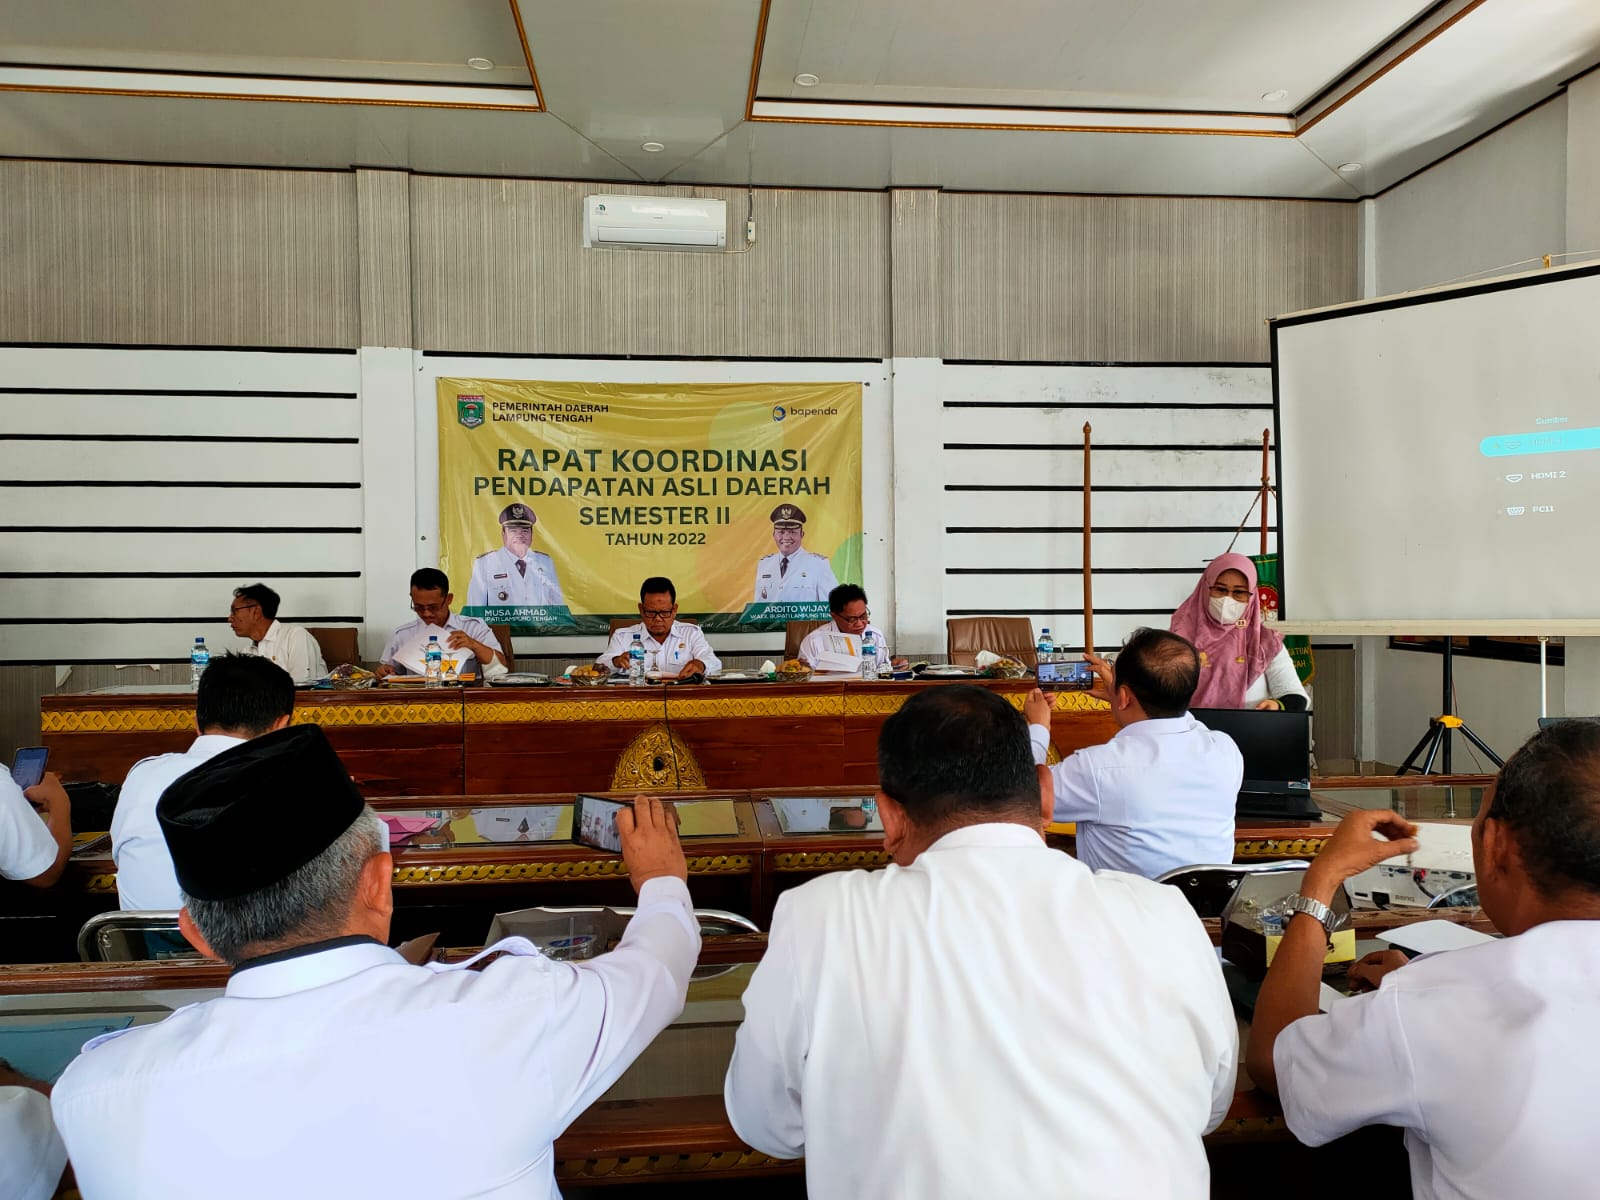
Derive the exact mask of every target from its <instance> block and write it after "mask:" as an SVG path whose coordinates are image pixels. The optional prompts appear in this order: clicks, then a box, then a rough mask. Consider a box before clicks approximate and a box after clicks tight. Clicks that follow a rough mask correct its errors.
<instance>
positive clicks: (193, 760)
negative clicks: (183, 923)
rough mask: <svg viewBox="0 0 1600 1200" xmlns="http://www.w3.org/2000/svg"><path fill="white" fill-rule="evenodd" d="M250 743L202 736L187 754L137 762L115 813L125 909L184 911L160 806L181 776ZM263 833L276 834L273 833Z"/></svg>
mask: <svg viewBox="0 0 1600 1200" xmlns="http://www.w3.org/2000/svg"><path fill="white" fill-rule="evenodd" d="M244 740H245V739H244V738H238V737H231V736H229V735H228V734H224V733H206V734H201V735H200V736H199V737H197V738H195V740H194V741H193V742H192V743H190V746H189V748H188V749H187V750H185V751H184V752H183V753H182V754H160V755H157V756H156V757H155V758H146V759H143V760H141V761H139V762H136V763H134V764H133V769H132V770H130V771H129V772H128V777H127V779H125V780H123V782H122V791H121V792H119V793H118V794H117V807H116V810H115V811H114V812H113V813H112V814H111V857H112V858H114V859H115V860H116V863H117V904H118V906H119V907H121V908H123V909H130V910H135V911H145V910H152V909H175V908H182V907H183V892H182V890H181V889H180V888H179V887H178V877H177V875H175V874H174V873H173V869H172V855H171V853H170V852H169V851H168V850H167V839H166V838H164V837H162V836H161V825H160V824H159V823H158V822H157V821H156V802H157V801H158V800H160V799H161V793H162V792H164V791H166V790H167V788H169V787H170V786H171V785H172V784H173V783H174V782H176V781H177V780H178V779H179V778H180V777H182V776H184V775H187V774H188V773H189V772H190V771H192V770H194V769H195V768H196V767H198V766H199V765H200V764H201V763H203V762H205V761H207V760H208V759H212V758H215V757H216V756H217V755H219V754H221V753H222V752H223V751H224V750H228V749H231V748H232V747H234V746H237V745H239V744H240V743H241V742H243V741H244ZM262 835H263V836H271V834H270V831H267V830H263V831H262Z"/></svg>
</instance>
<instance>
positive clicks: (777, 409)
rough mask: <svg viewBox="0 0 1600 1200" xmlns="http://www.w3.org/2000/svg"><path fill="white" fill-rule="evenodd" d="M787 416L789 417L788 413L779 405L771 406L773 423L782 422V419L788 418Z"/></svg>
mask: <svg viewBox="0 0 1600 1200" xmlns="http://www.w3.org/2000/svg"><path fill="white" fill-rule="evenodd" d="M788 415H789V414H788V412H787V411H786V410H785V409H784V407H783V405H781V404H774V405H773V406H772V419H773V420H774V421H781V420H783V419H784V418H785V417H787V416H788Z"/></svg>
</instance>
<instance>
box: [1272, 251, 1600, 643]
mask: <svg viewBox="0 0 1600 1200" xmlns="http://www.w3.org/2000/svg"><path fill="white" fill-rule="evenodd" d="M1272 343H1273V348H1272V367H1273V386H1274V393H1275V398H1276V403H1277V405H1278V455H1279V457H1278V478H1279V481H1280V483H1279V491H1280V500H1281V503H1280V508H1279V520H1280V523H1281V530H1282V538H1281V543H1280V544H1281V547H1282V549H1281V554H1282V561H1283V615H1284V616H1285V617H1286V618H1287V620H1288V621H1289V622H1290V623H1291V624H1292V625H1302V624H1306V623H1320V624H1330V625H1344V626H1354V625H1356V624H1358V623H1367V625H1366V628H1367V629H1368V630H1369V631H1377V630H1376V629H1375V628H1374V626H1375V625H1380V624H1381V625H1384V626H1389V627H1392V629H1393V630H1394V631H1395V632H1405V631H1406V630H1407V629H1420V628H1422V627H1424V626H1425V627H1426V628H1427V629H1429V630H1431V631H1433V632H1437V633H1448V632H1468V631H1472V632H1505V633H1523V634H1532V633H1559V632H1595V626H1596V624H1597V620H1600V553H1597V548H1600V267H1595V266H1587V267H1582V268H1576V269H1573V270H1566V271H1546V272H1540V273H1538V274H1536V275H1526V276H1516V277H1513V278H1509V279H1500V280H1495V281H1492V282H1488V283H1478V284H1472V285H1467V286H1463V287H1458V288H1449V289H1441V290H1438V291H1433V292H1426V293H1415V294H1412V295H1406V296H1397V297H1391V298H1388V299H1385V300H1374V301H1370V302H1365V303H1361V304H1356V305H1346V306H1342V307H1340V308H1337V309H1324V310H1321V311H1318V312H1311V313H1301V314H1295V315H1291V316H1287V317H1280V318H1279V319H1278V320H1277V321H1275V322H1273V326H1272Z"/></svg>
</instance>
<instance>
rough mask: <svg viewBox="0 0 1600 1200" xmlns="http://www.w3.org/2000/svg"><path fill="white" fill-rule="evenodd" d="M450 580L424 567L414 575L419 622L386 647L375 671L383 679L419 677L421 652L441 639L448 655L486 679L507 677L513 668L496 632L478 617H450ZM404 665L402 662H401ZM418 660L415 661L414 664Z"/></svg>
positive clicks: (414, 602)
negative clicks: (432, 640)
mask: <svg viewBox="0 0 1600 1200" xmlns="http://www.w3.org/2000/svg"><path fill="white" fill-rule="evenodd" d="M454 599H455V596H453V595H452V594H451V593H450V577H449V576H447V575H446V574H445V573H444V572H443V571H441V570H439V569H438V568H437V567H423V568H421V569H420V570H417V571H414V572H412V574H411V611H412V612H414V613H416V614H417V619H416V620H415V621H412V622H411V623H410V624H408V625H402V626H400V628H399V629H396V630H395V631H394V633H393V635H392V636H391V637H390V638H389V641H388V644H387V645H385V646H384V648H383V653H382V654H381V655H380V656H379V658H378V665H377V667H376V668H375V670H376V672H377V674H378V676H379V677H380V678H382V677H386V676H389V675H396V674H399V675H420V674H422V671H421V670H420V669H419V667H420V664H421V662H422V650H423V648H424V647H425V646H426V645H427V641H428V638H429V636H433V637H437V638H438V639H439V648H440V649H441V650H442V651H444V652H445V653H446V654H449V653H450V652H451V651H456V652H457V653H456V655H455V657H456V658H457V659H460V660H462V661H465V660H466V659H468V658H471V659H472V660H473V661H475V662H476V663H477V669H478V672H479V675H480V677H481V678H483V679H486V680H487V679H493V678H494V677H495V676H497V675H504V674H505V673H506V672H507V671H508V670H509V669H510V668H509V667H507V665H506V660H505V655H503V654H501V653H500V650H499V645H500V641H499V639H498V638H496V637H495V636H494V631H493V630H492V629H490V628H489V627H488V626H487V625H485V624H484V623H483V622H482V621H480V620H478V618H477V617H463V616H461V615H459V614H454V613H451V611H450V603H451V601H453V600H454ZM402 658H403V659H404V661H401V659H402ZM413 660H415V661H413Z"/></svg>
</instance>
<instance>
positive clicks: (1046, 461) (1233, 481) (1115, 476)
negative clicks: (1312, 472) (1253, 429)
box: [944, 450, 1261, 487]
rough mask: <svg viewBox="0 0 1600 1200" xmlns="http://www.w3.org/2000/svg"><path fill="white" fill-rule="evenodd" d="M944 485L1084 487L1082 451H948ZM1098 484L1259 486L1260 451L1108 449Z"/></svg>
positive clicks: (1098, 467)
mask: <svg viewBox="0 0 1600 1200" xmlns="http://www.w3.org/2000/svg"><path fill="white" fill-rule="evenodd" d="M944 462H945V482H946V483H1017V484H1054V485H1058V486H1059V485H1062V484H1071V485H1073V486H1081V485H1082V483H1083V452H1082V451H1081V450H1062V451H1046V450H961V451H954V450H952V451H946V452H945V454H944ZM1090 469H1091V470H1092V471H1093V472H1094V483H1095V484H1096V485H1099V484H1105V483H1115V484H1151V483H1164V484H1188V485H1191V486H1203V485H1207V484H1229V485H1233V486H1240V487H1253V486H1258V485H1259V484H1260V482H1261V451H1260V450H1106V451H1102V452H1100V453H1099V454H1096V455H1095V456H1094V457H1093V460H1092V463H1091V468H1090Z"/></svg>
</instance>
